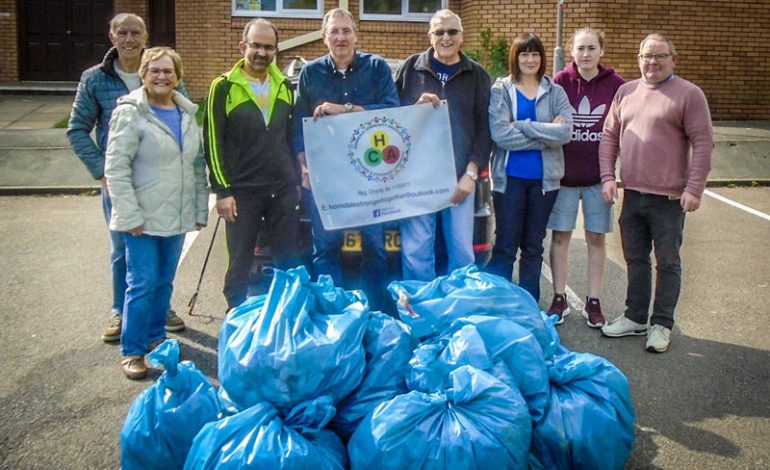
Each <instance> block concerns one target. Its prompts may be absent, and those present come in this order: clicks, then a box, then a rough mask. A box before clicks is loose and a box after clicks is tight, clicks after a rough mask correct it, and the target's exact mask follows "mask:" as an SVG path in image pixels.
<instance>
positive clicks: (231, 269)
mask: <svg viewBox="0 0 770 470" xmlns="http://www.w3.org/2000/svg"><path fill="white" fill-rule="evenodd" d="M233 197H235V203H236V205H237V210H238V216H237V217H236V219H235V222H226V225H225V228H226V237H227V252H228V254H229V257H230V259H229V262H228V265H227V273H226V274H225V286H224V294H225V298H226V299H227V307H228V308H232V307H237V306H238V305H240V304H241V303H242V302H243V301H244V300H245V299H246V296H247V294H248V290H249V280H250V279H249V272H250V271H251V267H252V264H253V262H254V247H255V246H256V244H257V237H258V236H259V233H260V232H263V233H264V235H266V236H267V238H266V239H267V243H268V245H269V246H270V250H271V252H272V255H273V261H274V262H275V265H276V267H277V268H279V269H289V268H293V267H295V266H296V264H297V262H298V259H299V258H298V256H297V240H298V238H299V211H298V209H297V194H296V191H295V188H288V189H287V190H285V191H283V192H280V193H276V194H267V195H254V194H250V193H249V191H248V190H237V191H233Z"/></svg>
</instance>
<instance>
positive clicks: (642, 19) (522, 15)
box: [461, 0, 770, 119]
mask: <svg viewBox="0 0 770 470" xmlns="http://www.w3.org/2000/svg"><path fill="white" fill-rule="evenodd" d="M507 5H510V2H509V1H508V0H486V1H481V0H463V1H462V6H461V11H462V15H463V23H464V26H465V28H466V30H470V29H477V28H479V27H489V28H492V30H493V31H495V32H496V33H497V34H500V35H504V36H505V37H506V38H507V39H508V40H509V42H511V41H512V40H513V38H514V37H515V36H516V35H517V34H519V33H521V32H525V31H531V32H535V33H537V34H538V35H539V36H540V37H541V38H542V39H543V42H544V43H545V47H546V54H547V55H548V57H547V64H548V73H549V74H550V73H551V64H552V62H553V56H552V54H553V48H554V46H555V42H556V15H557V10H556V1H555V0H553V1H548V2H543V1H535V0H520V1H518V2H517V3H516V5H517V7H516V8H510V7H508V6H507ZM583 26H593V27H598V28H601V29H603V30H604V31H605V33H606V35H607V47H606V51H605V56H604V59H603V63H605V64H607V65H610V66H612V67H615V69H616V70H617V71H618V72H619V73H620V74H621V75H623V76H624V77H625V78H626V79H633V78H637V77H639V68H638V66H637V62H636V54H637V52H638V47H639V42H640V41H641V40H642V39H643V38H644V37H645V36H646V35H647V34H649V33H653V32H659V33H663V34H666V35H667V36H668V37H669V38H670V39H672V40H673V41H674V44H675V46H676V50H677V53H678V54H679V63H678V65H677V67H676V73H677V74H679V75H680V76H682V77H684V78H686V79H688V80H690V81H692V82H694V83H696V84H697V85H698V86H700V87H701V88H702V89H703V91H704V92H705V93H706V96H707V98H708V100H709V104H710V105H711V112H712V117H713V118H714V119H770V74H768V73H767V64H768V59H770V54H768V52H767V48H768V44H770V0H755V1H736V0H732V1H717V0H698V1H694V0H646V1H640V0H599V1H597V0H590V1H589V0H566V1H565V2H564V47H565V49H566V48H567V47H568V46H567V42H568V41H569V38H570V36H571V34H572V32H574V31H575V30H576V29H579V28H581V27H583ZM472 39H473V40H471V41H467V42H468V45H469V46H470V47H477V45H478V43H477V41H478V38H477V37H474V38H472ZM570 60H571V59H570V55H569V51H568V50H567V51H565V62H567V63H568V62H569V61H570Z"/></svg>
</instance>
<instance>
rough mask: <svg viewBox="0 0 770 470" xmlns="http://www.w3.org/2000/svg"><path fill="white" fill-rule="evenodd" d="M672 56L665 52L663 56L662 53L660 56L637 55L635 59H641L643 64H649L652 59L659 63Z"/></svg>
mask: <svg viewBox="0 0 770 470" xmlns="http://www.w3.org/2000/svg"><path fill="white" fill-rule="evenodd" d="M672 55H673V54H671V53H670V52H666V53H665V54H663V53H661V54H639V55H638V56H637V57H639V58H640V59H642V60H643V61H645V62H651V61H652V59H655V60H657V61H658V62H660V61H662V60H666V59H667V58H669V57H671V56H672Z"/></svg>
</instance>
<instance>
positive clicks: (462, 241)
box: [399, 193, 476, 281]
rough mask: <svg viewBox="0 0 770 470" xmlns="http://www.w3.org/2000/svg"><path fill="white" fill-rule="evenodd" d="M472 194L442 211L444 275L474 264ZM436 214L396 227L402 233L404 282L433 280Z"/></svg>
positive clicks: (404, 221)
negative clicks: (445, 265) (444, 246)
mask: <svg viewBox="0 0 770 470" xmlns="http://www.w3.org/2000/svg"><path fill="white" fill-rule="evenodd" d="M473 201H474V194H473V193H471V194H470V195H469V196H468V197H466V198H465V200H464V201H463V202H462V203H461V204H459V205H457V206H452V207H448V208H446V209H444V210H442V211H441V229H442V230H443V232H444V240H445V242H446V250H447V257H448V258H449V262H448V265H447V272H450V273H451V272H452V271H454V270H455V269H457V268H462V267H464V266H467V265H469V264H473V263H474V261H475V260H476V258H475V256H474V254H473V207H474V203H473ZM436 214H437V213H433V214H427V215H420V216H417V217H410V218H408V219H404V220H402V221H401V222H400V223H399V229H400V231H401V265H402V271H403V277H404V280H417V281H432V280H433V279H435V278H436V253H435V250H434V243H435V241H436Z"/></svg>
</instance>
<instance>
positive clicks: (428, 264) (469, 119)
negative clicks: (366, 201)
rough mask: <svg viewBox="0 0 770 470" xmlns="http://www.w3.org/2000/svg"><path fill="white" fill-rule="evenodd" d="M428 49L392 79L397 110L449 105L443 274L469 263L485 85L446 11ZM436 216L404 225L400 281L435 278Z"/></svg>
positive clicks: (485, 145)
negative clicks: (451, 162)
mask: <svg viewBox="0 0 770 470" xmlns="http://www.w3.org/2000/svg"><path fill="white" fill-rule="evenodd" d="M428 38H429V39H430V43H431V47H430V48H429V49H428V50H427V51H424V52H421V53H419V54H414V55H412V56H410V57H409V58H407V59H406V61H405V62H404V63H403V64H402V65H401V67H400V68H399V70H398V72H397V73H396V89H397V90H398V94H399V98H400V99H401V105H402V106H405V105H411V104H420V103H433V106H434V107H437V106H438V105H439V102H440V101H441V100H444V99H445V100H447V102H448V103H449V115H450V124H451V129H452V143H453V145H454V154H455V155H454V157H455V169H456V171H457V186H456V188H455V192H454V194H453V195H452V203H453V204H454V206H452V207H449V208H447V209H444V210H443V211H441V223H442V225H443V233H444V240H445V242H446V249H447V255H448V258H449V259H448V264H447V267H448V269H449V271H452V270H454V269H457V268H461V267H463V266H466V265H468V264H472V263H473V262H474V261H475V256H474V253H473V208H474V200H473V199H474V188H475V185H476V179H477V178H478V174H479V172H480V171H482V170H486V168H487V164H488V161H489V160H488V159H489V151H490V149H491V147H492V141H491V139H490V136H489V121H488V119H487V109H488V107H489V88H490V81H489V75H487V72H486V71H485V70H484V69H483V68H482V67H481V66H480V65H479V64H477V63H476V62H474V61H472V60H471V59H469V58H468V56H466V55H465V54H463V53H462V52H461V51H460V47H461V46H462V44H463V27H462V22H461V20H460V17H459V16H457V15H456V14H455V13H453V12H451V11H450V10H440V11H437V12H436V13H435V14H434V15H433V18H431V20H430V29H429V32H428ZM436 214H437V213H433V214H428V215H422V216H417V217H410V218H408V219H404V220H402V221H401V223H400V230H401V262H402V266H403V268H402V270H403V276H404V279H416V280H420V281H430V280H433V278H435V277H436V266H435V255H434V245H433V243H434V240H435V236H436Z"/></svg>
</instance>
